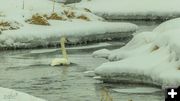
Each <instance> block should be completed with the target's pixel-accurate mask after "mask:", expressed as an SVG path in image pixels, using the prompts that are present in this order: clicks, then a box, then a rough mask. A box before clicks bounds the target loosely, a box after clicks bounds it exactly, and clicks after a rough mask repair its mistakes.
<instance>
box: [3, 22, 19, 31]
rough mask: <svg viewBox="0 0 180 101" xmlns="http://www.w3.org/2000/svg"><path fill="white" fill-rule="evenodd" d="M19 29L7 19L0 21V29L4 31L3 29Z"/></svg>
mask: <svg viewBox="0 0 180 101" xmlns="http://www.w3.org/2000/svg"><path fill="white" fill-rule="evenodd" d="M13 23H14V24H16V25H17V24H18V23H17V22H13ZM16 29H19V27H18V26H15V25H13V24H12V23H10V22H8V21H4V20H2V21H0V30H1V31H4V30H16Z"/></svg>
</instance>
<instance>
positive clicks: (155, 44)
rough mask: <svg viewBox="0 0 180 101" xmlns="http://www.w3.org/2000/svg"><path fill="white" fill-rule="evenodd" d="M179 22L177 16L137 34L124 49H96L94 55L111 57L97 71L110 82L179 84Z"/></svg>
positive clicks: (167, 85) (173, 85)
mask: <svg viewBox="0 0 180 101" xmlns="http://www.w3.org/2000/svg"><path fill="white" fill-rule="evenodd" d="M179 22H180V18H177V19H173V20H170V21H167V22H164V23H162V24H161V25H159V26H158V27H156V28H155V29H154V30H153V31H151V32H142V33H139V34H136V35H135V36H134V38H133V39H132V40H131V41H130V42H129V43H128V44H127V45H125V46H124V47H122V48H120V49H115V50H105V49H103V50H98V51H96V52H94V53H93V56H94V57H98V58H107V59H109V60H110V62H107V63H104V64H102V65H101V66H99V67H98V68H96V70H95V73H96V74H97V75H100V76H101V77H102V80H104V81H107V82H122V81H123V82H124V81H126V82H131V83H147V84H153V85H157V86H161V87H162V88H165V87H176V86H179V84H180V67H179V63H180V60H179V59H180V53H179V49H180V48H179V46H180V45H179V39H178V38H179V32H180V31H179Z"/></svg>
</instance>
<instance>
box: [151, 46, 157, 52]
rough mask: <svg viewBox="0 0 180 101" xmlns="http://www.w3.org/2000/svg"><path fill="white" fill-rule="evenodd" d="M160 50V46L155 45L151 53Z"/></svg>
mask: <svg viewBox="0 0 180 101" xmlns="http://www.w3.org/2000/svg"><path fill="white" fill-rule="evenodd" d="M158 49H159V46H157V45H155V46H154V47H153V49H152V50H151V52H154V51H156V50H158Z"/></svg>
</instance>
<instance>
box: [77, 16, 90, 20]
mask: <svg viewBox="0 0 180 101" xmlns="http://www.w3.org/2000/svg"><path fill="white" fill-rule="evenodd" d="M77 19H82V20H86V21H90V19H89V18H88V17H87V16H85V15H81V16H78V17H77Z"/></svg>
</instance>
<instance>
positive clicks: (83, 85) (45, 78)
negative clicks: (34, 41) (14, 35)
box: [0, 22, 164, 101]
mask: <svg viewBox="0 0 180 101" xmlns="http://www.w3.org/2000/svg"><path fill="white" fill-rule="evenodd" d="M134 23H136V24H139V26H140V30H139V32H142V31H150V30H152V29H153V28H154V27H156V26H157V25H158V23H152V22H151V23H150V22H148V23H149V24H148V23H147V22H134ZM117 43H119V42H116V43H111V44H116V45H115V47H111V46H107V47H103V48H110V49H114V48H119V47H121V46H122V44H120V43H119V45H117ZM101 48H102V47H101ZM97 49H99V48H98V47H94V48H91V49H88V48H87V46H86V48H83V49H81V48H75V49H71V48H69V49H68V53H69V59H70V61H71V62H72V64H71V65H70V66H61V67H60V66H57V67H51V66H50V65H49V64H50V63H51V61H52V59H54V58H56V57H62V56H61V54H60V51H59V50H58V49H37V50H15V51H1V52H0V57H1V58H0V86H1V87H5V88H11V89H15V90H18V91H22V92H25V93H28V94H31V95H33V96H36V97H40V98H43V99H46V100H48V101H104V100H101V98H102V97H103V94H104V93H108V94H109V95H110V96H112V98H113V101H129V100H131V99H132V100H133V101H164V92H163V91H161V89H159V88H156V87H151V88H154V89H157V90H158V91H156V92H151V93H145V92H143V91H142V92H141V93H136V92H133V93H132V92H128V91H131V90H132V89H134V88H137V87H139V88H141V87H143V88H149V86H147V85H142V84H141V85H140V84H127V83H122V84H107V83H103V82H102V81H98V80H96V79H94V78H93V76H94V75H93V74H85V73H84V72H86V71H93V70H94V69H95V68H97V67H98V66H100V65H101V64H102V63H105V62H107V60H105V59H98V58H92V56H91V53H92V52H93V51H94V50H97ZM124 89H125V90H126V92H121V90H124ZM117 90H120V92H118V91H117Z"/></svg>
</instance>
